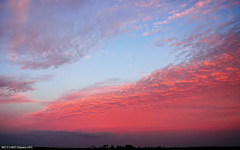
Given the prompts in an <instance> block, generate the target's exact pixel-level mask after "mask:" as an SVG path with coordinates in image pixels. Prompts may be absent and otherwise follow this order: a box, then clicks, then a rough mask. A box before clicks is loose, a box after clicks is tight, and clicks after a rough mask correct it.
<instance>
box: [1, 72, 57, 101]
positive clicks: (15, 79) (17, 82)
mask: <svg viewBox="0 0 240 150" xmlns="http://www.w3.org/2000/svg"><path fill="white" fill-rule="evenodd" d="M52 77H53V76H52V75H43V76H40V77H31V78H30V79H27V77H25V76H0V103H26V102H37V101H38V100H32V99H31V98H30V95H29V94H24V93H26V92H29V91H33V90H36V89H35V88H34V84H35V83H36V82H38V81H43V80H44V81H46V80H49V79H51V78H52Z"/></svg>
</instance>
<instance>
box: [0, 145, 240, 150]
mask: <svg viewBox="0 0 240 150" xmlns="http://www.w3.org/2000/svg"><path fill="white" fill-rule="evenodd" d="M0 148H1V149H29V150H30V149H34V150H42V149H44V150H48V149H50V150H208V149H211V150H240V146H239V147H214V146H212V147H160V146H159V147H144V148H142V147H138V148H135V147H118V148H106V147H100V148H95V147H91V148H58V147H21V146H19V147H2V146H1V147H0Z"/></svg>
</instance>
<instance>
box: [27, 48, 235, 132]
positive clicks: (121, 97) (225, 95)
mask: <svg viewBox="0 0 240 150" xmlns="http://www.w3.org/2000/svg"><path fill="white" fill-rule="evenodd" d="M209 55H211V56H212V53H211V52H209ZM238 57H239V53H238V52H237V51H235V53H232V52H231V51H225V53H223V54H219V55H214V56H212V57H211V58H212V59H211V60H205V61H202V62H194V61H193V60H192V62H191V63H189V64H179V65H175V66H173V65H169V66H167V67H164V68H162V69H160V70H157V71H155V72H153V73H152V74H151V75H149V76H147V77H143V78H142V79H141V80H139V81H138V82H136V83H135V84H129V85H125V86H121V87H119V88H118V89H113V90H112V91H105V92H104V91H102V92H100V93H99V94H93V95H90V96H88V97H84V99H83V98H81V97H77V98H76V97H74V98H73V97H71V96H72V95H66V97H62V98H63V99H64V98H67V99H74V100H73V101H66V102H63V103H58V104H57V103H55V104H50V105H48V106H47V107H46V108H45V109H44V110H41V111H39V112H36V113H31V114H29V115H27V118H28V119H30V120H31V119H33V120H34V122H35V121H37V122H38V123H37V125H36V124H35V125H34V127H35V128H38V129H48V130H52V129H58V130H61V129H63V128H64V129H65V130H84V129H85V130H88V129H89V130H92V129H93V130H95V129H98V130H103V129H106V128H108V130H111V129H112V130H117V129H128V130H141V129H143V128H146V127H147V128H151V127H157V129H162V128H171V129H177V128H190V127H196V128H201V127H206V128H208V127H215V128H225V127H227V128H233V127H236V124H238V123H239V119H240V118H239V116H238V115H234V114H235V113H234V112H239V109H238V107H239V106H240V103H239V102H238V99H239V98H238V95H239V94H238V93H239V92H238V88H239V85H240V76H239V75H240V73H239V69H238V68H236V66H238V65H239V63H240V62H239V61H233V60H236V58H238ZM229 68H231V69H229ZM110 88H111V87H110ZM99 90H100V91H101V88H100V89H99ZM74 94H75V95H78V94H80V95H81V92H76V93H74ZM74 94H73V95H74ZM183 116H184V117H183ZM196 116H198V117H197V118H196ZM223 116H224V117H223ZM53 120H54V121H53ZM46 121H47V122H49V123H47V122H46ZM66 122H71V123H69V124H66ZM176 122H177V123H176ZM225 122H228V124H226V123H225ZM60 123H61V125H60ZM43 125H45V126H44V127H42V126H43ZM134 128H135V129H134ZM155 129H156V128H155Z"/></svg>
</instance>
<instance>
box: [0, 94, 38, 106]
mask: <svg viewBox="0 0 240 150" xmlns="http://www.w3.org/2000/svg"><path fill="white" fill-rule="evenodd" d="M32 102H40V101H39V100H33V99H31V98H30V95H27V94H21V93H18V94H15V95H13V96H8V97H2V96H0V104H9V103H32Z"/></svg>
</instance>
